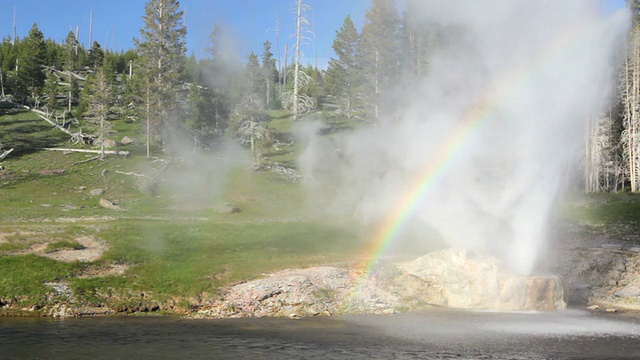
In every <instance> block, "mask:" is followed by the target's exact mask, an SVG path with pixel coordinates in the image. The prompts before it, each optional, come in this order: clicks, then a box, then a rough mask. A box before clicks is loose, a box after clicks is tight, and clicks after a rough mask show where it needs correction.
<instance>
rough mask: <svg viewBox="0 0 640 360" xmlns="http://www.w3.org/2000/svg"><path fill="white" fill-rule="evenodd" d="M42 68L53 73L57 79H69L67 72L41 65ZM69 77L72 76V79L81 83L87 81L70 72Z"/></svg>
mask: <svg viewBox="0 0 640 360" xmlns="http://www.w3.org/2000/svg"><path fill="white" fill-rule="evenodd" d="M42 67H43V68H45V69H48V70H50V71H53V72H54V73H55V74H56V75H58V76H59V77H66V78H68V77H69V71H60V70H58V69H56V68H54V67H51V66H46V65H43V66H42ZM71 76H73V77H74V78H76V79H78V80H82V81H86V80H87V78H85V77H82V76H80V75H78V74H76V73H74V72H71Z"/></svg>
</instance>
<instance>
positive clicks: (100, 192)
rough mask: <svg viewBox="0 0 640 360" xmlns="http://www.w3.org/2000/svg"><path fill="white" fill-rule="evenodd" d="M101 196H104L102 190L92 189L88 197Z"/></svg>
mask: <svg viewBox="0 0 640 360" xmlns="http://www.w3.org/2000/svg"><path fill="white" fill-rule="evenodd" d="M102 194H104V189H93V190H91V191H89V195H91V196H100V195H102Z"/></svg>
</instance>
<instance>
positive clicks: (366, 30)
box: [358, 0, 400, 119]
mask: <svg viewBox="0 0 640 360" xmlns="http://www.w3.org/2000/svg"><path fill="white" fill-rule="evenodd" d="M365 18H366V21H365V24H364V26H363V28H362V36H361V40H362V41H361V44H360V47H359V51H358V54H359V56H360V59H361V61H362V62H361V64H362V65H361V66H362V68H363V69H364V71H365V74H369V75H368V76H366V77H365V91H366V93H367V97H368V103H371V104H373V107H374V108H373V113H374V118H375V119H378V118H379V117H380V114H381V112H383V113H389V112H391V111H392V109H391V108H390V106H389V105H390V104H393V102H394V99H393V98H391V97H390V96H389V95H388V94H386V93H385V90H388V89H389V88H390V87H391V86H393V85H394V84H395V83H396V80H397V78H396V77H397V74H398V65H399V63H400V36H399V35H400V33H399V29H400V19H399V17H398V13H397V10H396V6H395V1H394V0H372V6H371V8H370V9H369V10H368V11H367V13H366V14H365ZM385 100H386V101H385Z"/></svg>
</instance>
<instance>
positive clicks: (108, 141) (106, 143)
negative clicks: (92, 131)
mask: <svg viewBox="0 0 640 360" xmlns="http://www.w3.org/2000/svg"><path fill="white" fill-rule="evenodd" d="M102 143H103V144H104V146H105V147H108V148H113V147H116V146H118V142H117V141H115V140H111V139H105V140H104V141H103V142H102Z"/></svg>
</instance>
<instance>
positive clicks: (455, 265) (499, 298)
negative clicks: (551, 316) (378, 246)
mask: <svg viewBox="0 0 640 360" xmlns="http://www.w3.org/2000/svg"><path fill="white" fill-rule="evenodd" d="M470 255H471V254H469V253H468V252H466V251H462V250H454V249H446V250H443V251H438V252H434V253H430V254H427V255H425V256H423V257H420V258H418V259H416V260H414V261H411V262H408V263H403V264H400V265H399V268H400V269H402V270H404V271H406V272H407V273H408V274H410V275H413V276H416V277H419V278H421V279H423V280H424V281H426V282H428V283H430V284H432V285H431V286H434V287H436V288H439V289H441V292H442V295H443V297H444V298H445V299H446V306H449V307H454V308H464V309H496V310H555V309H563V308H565V307H566V303H565V302H564V300H563V290H562V287H561V285H560V282H559V279H558V278H556V277H553V276H523V275H518V274H513V273H510V272H508V271H505V270H504V269H502V267H501V265H500V263H499V261H498V260H497V259H495V258H491V257H486V258H479V257H477V256H470Z"/></svg>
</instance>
